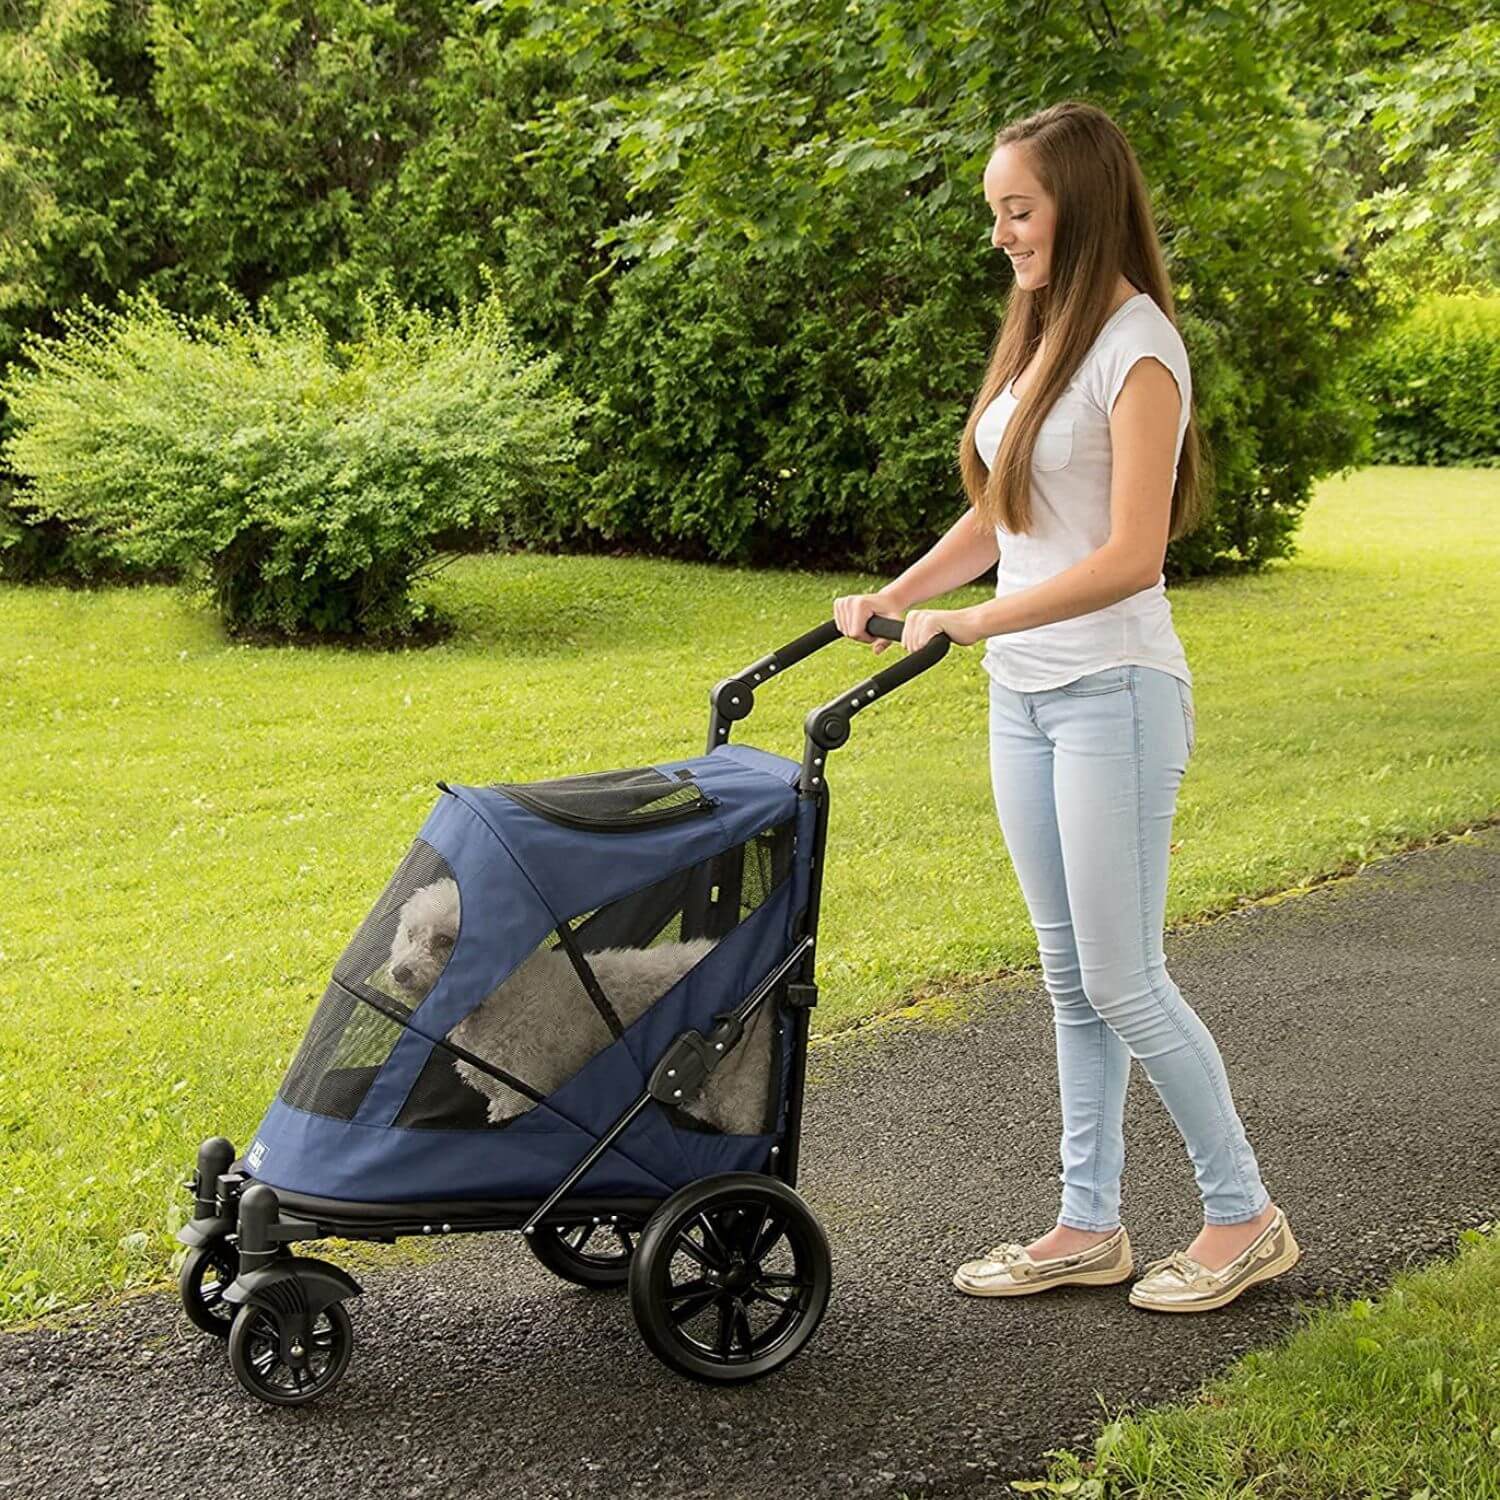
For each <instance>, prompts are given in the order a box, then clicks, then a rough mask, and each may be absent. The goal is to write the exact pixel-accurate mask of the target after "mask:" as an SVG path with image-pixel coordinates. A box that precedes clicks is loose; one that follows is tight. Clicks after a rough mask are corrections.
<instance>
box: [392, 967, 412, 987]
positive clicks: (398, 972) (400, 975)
mask: <svg viewBox="0 0 1500 1500" xmlns="http://www.w3.org/2000/svg"><path fill="white" fill-rule="evenodd" d="M391 978H392V979H394V980H395V981H396V983H397V984H405V983H407V981H408V980H410V978H411V970H410V969H408V968H407V967H406V965H405V964H396V965H393V966H392V968H391Z"/></svg>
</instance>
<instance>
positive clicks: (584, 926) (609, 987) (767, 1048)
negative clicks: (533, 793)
mask: <svg viewBox="0 0 1500 1500" xmlns="http://www.w3.org/2000/svg"><path fill="white" fill-rule="evenodd" d="M792 832H793V824H792V822H791V821H788V822H786V823H783V824H781V825H780V826H779V827H776V828H772V829H767V830H766V831H765V832H763V833H760V834H757V835H756V836H755V837H754V838H752V839H750V840H749V841H748V842H747V843H745V844H743V845H741V846H740V847H738V848H736V849H731V850H729V851H727V852H725V853H723V854H719V855H716V856H714V857H713V858H712V859H708V860H705V861H703V862H702V863H701V864H699V865H696V866H693V867H691V868H689V869H686V870H681V871H678V872H677V873H675V874H672V875H668V876H665V877H663V878H662V879H661V880H659V881H657V882H656V883H655V884H653V885H650V886H647V887H646V888H645V889H644V890H640V891H636V892H633V893H632V894H631V895H629V896H625V897H622V898H621V899H620V900H618V901H612V902H610V903H609V904H608V905H606V906H602V907H599V908H598V909H596V910H595V911H592V912H589V913H586V914H584V915H582V916H580V917H576V918H574V919H573V921H572V922H570V923H568V924H565V925H566V926H567V927H569V928H570V929H571V932H572V939H573V943H574V945H575V946H576V948H577V949H578V950H580V953H581V962H582V963H583V964H584V965H586V966H587V969H588V971H589V975H590V976H591V977H592V979H593V980H594V982H595V983H596V985H597V987H598V989H599V990H600V991H602V999H603V1001H604V1002H605V1007H604V1009H603V1010H601V1007H600V1005H599V1004H598V1003H597V1000H596V997H595V996H592V995H591V994H590V992H589V986H588V984H587V983H586V982H585V979H584V976H583V975H581V974H580V973H579V970H578V967H577V965H576V964H575V962H574V959H573V957H572V956H571V955H570V953H569V952H568V949H567V946H566V945H564V944H563V943H561V942H559V941H557V940H556V938H555V937H553V938H549V939H548V940H547V941H546V942H545V943H543V944H542V945H541V946H539V947H538V948H537V949H536V951H535V952H533V953H532V954H531V955H530V957H528V958H527V960H526V961H525V962H524V963H523V964H522V965H521V966H520V967H519V968H518V969H516V971H515V972H514V973H512V974H511V975H509V976H508V977H507V978H506V979H505V980H504V981H503V982H502V983H501V984H500V985H499V986H498V987H497V988H496V989H495V990H494V991H493V993H491V994H490V995H489V996H487V997H486V998H485V1000H484V1001H483V1003H482V1004H481V1005H479V1006H478V1008H477V1009H475V1010H474V1011H472V1012H470V1014H469V1015H467V1016H465V1017H464V1019H463V1020H462V1021H460V1022H459V1024H458V1025H457V1026H455V1027H454V1028H453V1030H452V1031H450V1032H449V1033H448V1036H447V1039H446V1040H447V1041H448V1042H450V1043H451V1044H452V1045H453V1046H454V1047H455V1048H460V1049H462V1050H463V1051H464V1052H466V1053H469V1054H471V1055H472V1057H474V1058H477V1059H479V1060H480V1061H482V1062H483V1063H486V1064H489V1065H490V1066H491V1067H493V1068H495V1069H498V1070H500V1071H501V1072H503V1073H505V1074H506V1075H508V1077H509V1079H510V1080H512V1081H513V1082H514V1083H519V1084H522V1085H524V1086H525V1088H526V1089H527V1090H528V1091H529V1093H528V1092H522V1091H521V1090H520V1089H518V1088H516V1087H514V1086H512V1083H510V1082H507V1081H506V1079H504V1078H498V1077H494V1076H492V1075H491V1074H488V1073H486V1072H485V1070H484V1068H483V1067H479V1066H476V1065H475V1063H474V1062H473V1061H471V1060H468V1059H465V1058H463V1057H459V1056H455V1055H454V1054H453V1053H450V1052H448V1051H446V1050H444V1049H443V1048H442V1047H438V1048H436V1049H434V1052H433V1055H432V1057H431V1058H430V1059H429V1061H428V1063H427V1065H426V1067H425V1068H424V1069H423V1071H422V1074H421V1076H420V1077H419V1078H418V1080H417V1082H416V1084H415V1085H414V1087H413V1089H412V1092H411V1095H410V1096H409V1097H408V1099H407V1101H406V1104H405V1105H404V1106H403V1108H402V1111H401V1114H400V1115H399V1116H398V1118H397V1121H396V1123H397V1124H398V1125H410V1126H426V1127H434V1128H450V1129H453V1128H473V1127H474V1126H475V1125H476V1123H477V1124H488V1125H505V1124H507V1123H508V1122H509V1121H511V1120H513V1119H515V1118H517V1117H518V1116H519V1115H522V1114H524V1113H525V1112H526V1111H527V1110H529V1109H531V1108H532V1107H533V1106H534V1105H535V1103H536V1100H535V1099H534V1098H532V1097H530V1094H537V1095H546V1094H549V1093H551V1092H552V1091H553V1090H554V1089H557V1088H559V1087H560V1086H561V1085H562V1084H564V1083H566V1082H567V1081H568V1079H569V1078H571V1077H573V1075H574V1074H575V1073H577V1072H578V1070H579V1069H580V1068H582V1067H583V1066H584V1064H585V1063H587V1062H588V1061H589V1059H590V1058H592V1057H594V1056H595V1055H596V1054H597V1053H599V1052H601V1051H603V1050H604V1048H606V1047H608V1046H609V1045H610V1043H611V1042H612V1041H613V1040H614V1039H615V1036H616V1031H615V1029H614V1025H613V1024H612V1022H614V1023H617V1024H618V1026H620V1027H622V1028H623V1027H628V1026H629V1025H630V1024H631V1023H632V1022H633V1021H635V1020H637V1019H638V1018H639V1017H640V1016H642V1015H643V1014H645V1012H646V1011H647V1010H648V1009H649V1008H650V1007H651V1006H652V1005H653V1004H655V1002H656V1001H657V1000H659V999H660V998H661V997H662V996H663V995H664V994H666V992H667V991H668V990H669V989H671V988H672V986H673V985H675V984H676V983H677V981H678V980H679V979H681V978H682V976H683V975H684V974H686V973H687V971H688V970H689V969H691V968H692V967H694V965H696V964H698V963H700V962H701V961H702V960H703V958H705V957H706V956H707V955H708V953H709V952H711V951H712V949H713V947H714V944H715V943H717V942H718V940H719V938H720V937H722V936H723V935H724V934H725V933H726V932H728V931H729V930H730V929H731V928H733V927H734V926H735V925H736V924H737V923H739V922H741V921H743V920H744V919H745V918H746V917H747V916H749V915H750V913H751V912H753V911H754V910H755V909H756V908H757V907H759V906H760V905H761V903H762V902H764V901H765V899H766V897H767V896H769V895H770V893H771V892H772V891H773V890H774V889H775V888H776V887H777V886H778V885H779V884H780V883H781V881H782V880H784V879H785V878H786V877H787V875H788V874H790V872H791V864H792V849H791V845H792ZM742 998H743V996H742V995H736V994H730V993H726V995H725V997H724V1006H725V1008H726V1009H728V1008H730V1007H732V1006H733V1005H734V1004H735V1003H736V1002H737V1001H738V1000H740V999H742ZM776 1025H777V1022H776V1018H775V1016H774V1007H773V1006H771V1005H770V1004H769V1003H768V1004H767V1005H764V1006H762V1008H761V1010H760V1011H759V1012H757V1016H756V1018H755V1021H754V1023H753V1025H752V1027H751V1028H749V1029H747V1035H746V1037H745V1039H743V1040H742V1041H741V1043H740V1045H739V1047H737V1048H736V1049H735V1052H734V1054H733V1055H732V1058H731V1059H730V1060H729V1061H726V1062H725V1063H724V1064H723V1065H722V1066H721V1067H720V1069H719V1072H718V1073H717V1074H716V1075H715V1078H714V1080H713V1081H712V1083H711V1087H710V1088H709V1089H708V1090H706V1091H705V1095H704V1097H703V1098H702V1099H701V1100H700V1101H699V1105H700V1106H701V1108H700V1112H699V1113H697V1114H696V1115H694V1116H692V1117H691V1121H690V1128H699V1129H725V1130H727V1129H733V1130H735V1131H736V1133H759V1132H760V1131H761V1130H762V1128H763V1121H764V1120H765V1119H766V1116H767V1111H768V1109H769V1107H770V1106H769V1104H768V1102H767V1101H768V1100H769V1099H770V1089H771V1080H770V1070H771V1060H772V1058H773V1056H777V1055H779V1054H778V1053H777V1051H776ZM721 1079H722V1081H720V1080H721ZM455 1083H457V1085H458V1087H457V1089H455ZM752 1095H753V1096H755V1097H756V1098H757V1099H758V1103H756V1104H755V1105H754V1106H753V1107H752V1106H751V1105H750V1104H748V1103H747V1102H746V1101H747V1100H749V1099H750V1098H751V1096H752ZM628 1102H629V1101H627V1100H622V1101H621V1108H622V1109H623V1108H624V1106H625V1104H626V1103H628ZM746 1121H751V1122H752V1123H749V1124H745V1123H744V1122H746Z"/></svg>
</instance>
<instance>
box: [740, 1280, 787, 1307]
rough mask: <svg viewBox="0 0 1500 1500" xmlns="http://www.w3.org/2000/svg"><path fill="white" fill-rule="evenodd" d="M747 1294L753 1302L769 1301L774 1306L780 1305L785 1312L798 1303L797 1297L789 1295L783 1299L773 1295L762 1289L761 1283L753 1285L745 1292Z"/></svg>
mask: <svg viewBox="0 0 1500 1500" xmlns="http://www.w3.org/2000/svg"><path fill="white" fill-rule="evenodd" d="M745 1295H746V1297H748V1298H749V1299H750V1300H751V1301H753V1302H769V1303H770V1304H771V1306H772V1307H779V1308H781V1310H782V1311H783V1312H785V1311H786V1309H787V1308H789V1307H795V1306H796V1305H797V1299H796V1298H795V1297H787V1298H785V1299H782V1298H781V1297H773V1296H772V1295H771V1294H770V1293H769V1292H764V1291H762V1290H761V1289H760V1286H759V1284H757V1285H755V1286H752V1287H751V1288H750V1289H749V1290H748V1291H747V1292H746V1293H745Z"/></svg>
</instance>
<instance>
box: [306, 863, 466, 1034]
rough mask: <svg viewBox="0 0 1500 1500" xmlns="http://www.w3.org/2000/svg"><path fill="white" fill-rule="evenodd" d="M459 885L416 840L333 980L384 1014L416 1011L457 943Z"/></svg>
mask: <svg viewBox="0 0 1500 1500" xmlns="http://www.w3.org/2000/svg"><path fill="white" fill-rule="evenodd" d="M458 919H459V899H458V882H457V881H456V880H454V878H453V871H452V870H451V869H449V868H448V862H447V861H446V860H445V859H444V858H443V857H442V855H441V854H439V853H438V852H437V850H436V849H434V848H433V847H432V845H431V844H428V843H425V842H424V841H423V840H421V839H418V840H417V841H416V842H415V843H414V844H413V845H412V846H411V848H410V850H408V851H407V854H406V857H405V858H404V859H403V860H402V861H401V863H400V865H399V866H397V868H396V873H395V874H394V875H393V876H391V879H390V882H389V883H388V884H387V886H386V888H385V890H384V891H383V892H382V893H381V896H380V899H379V901H377V902H376V903H375V906H374V908H373V910H372V911H371V912H370V915H369V916H367V917H366V918H365V920H364V921H363V922H362V923H361V924H360V928H359V931H358V932H356V933H355V934H354V938H353V940H352V941H351V942H350V944H349V946H348V947H347V948H345V949H344V952H343V956H342V957H341V958H340V959H339V961H338V962H337V963H336V964H335V965H334V966H333V974H334V978H335V979H337V980H339V981H340V982H341V983H342V984H344V985H346V986H347V987H348V988H349V989H351V990H353V991H354V992H355V994H362V995H367V996H368V997H369V998H370V999H372V1000H374V1001H375V1002H376V1003H377V1004H378V1005H380V1006H382V1007H383V1008H384V1009H386V1010H389V1009H391V1008H392V1002H393V1001H394V1002H395V1006H396V1008H398V1009H400V1010H401V1011H403V1012H409V1011H412V1010H414V1009H416V1007H417V1006H418V1005H419V1004H420V1003H421V1002H422V1001H423V1000H424V999H425V998H426V996H427V992H428V991H429V990H430V989H431V988H432V987H433V985H434V984H436V983H437V980H438V975H439V974H441V973H442V972H443V969H444V967H445V966H446V965H447V962H448V958H449V955H450V954H451V953H452V952H453V945H454V943H455V942H456V941H457V940H458Z"/></svg>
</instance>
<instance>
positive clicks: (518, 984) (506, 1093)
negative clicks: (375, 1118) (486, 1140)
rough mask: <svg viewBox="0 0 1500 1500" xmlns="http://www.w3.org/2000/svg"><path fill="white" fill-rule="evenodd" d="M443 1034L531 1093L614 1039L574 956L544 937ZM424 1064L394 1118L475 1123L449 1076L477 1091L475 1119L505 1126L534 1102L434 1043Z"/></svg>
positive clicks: (469, 1104)
mask: <svg viewBox="0 0 1500 1500" xmlns="http://www.w3.org/2000/svg"><path fill="white" fill-rule="evenodd" d="M446 1039H447V1040H448V1041H450V1042H452V1043H453V1044H454V1046H456V1047H461V1048H463V1050H464V1051H465V1052H471V1053H473V1054H474V1056H475V1057H478V1058H480V1059H481V1060H482V1061H484V1062H487V1063H489V1064H490V1065H491V1066H492V1067H495V1068H498V1069H500V1070H501V1071H502V1072H504V1073H508V1074H509V1075H510V1076H511V1077H513V1078H515V1079H516V1080H517V1081H518V1082H520V1083H524V1084H525V1085H526V1086H527V1087H528V1088H530V1089H532V1090H534V1091H535V1092H536V1093H538V1094H549V1093H551V1092H552V1090H553V1089H556V1088H559V1087H560V1086H561V1085H562V1084H564V1083H566V1082H567V1081H568V1079H570V1078H571V1077H572V1076H573V1075H574V1074H575V1073H576V1072H577V1071H578V1070H579V1069H580V1068H581V1067H582V1066H583V1065H584V1064H585V1063H586V1062H587V1061H588V1060H589V1059H590V1058H591V1057H593V1056H594V1055H595V1053H598V1052H602V1051H603V1050H604V1049H605V1048H606V1047H607V1046H609V1044H610V1043H611V1042H612V1041H614V1039H615V1038H614V1033H613V1032H612V1031H611V1030H610V1029H609V1025H608V1023H607V1022H606V1021H605V1019H604V1017H603V1016H602V1015H601V1014H600V1012H599V1010H598V1008H597V1007H596V1006H595V1004H594V1002H593V1000H592V999H591V998H590V996H589V992H588V990H587V988H585V986H584V982H583V979H582V978H581V977H580V975H579V973H578V970H577V969H576V968H574V966H573V961H572V959H570V958H569V957H568V954H567V952H566V951H565V950H564V949H563V948H561V947H556V946H553V945H551V944H550V942H549V943H543V944H542V945H541V946H540V947H538V948H537V949H536V950H535V951H534V952H533V953H532V954H531V956H530V957H529V958H527V959H526V961H525V962H524V963H522V964H521V966H520V967H519V968H517V969H516V970H515V971H514V972H513V973H511V974H510V975H508V976H507V977H506V978H505V980H503V981H502V982H501V984H500V985H499V986H498V987H497V988H496V989H494V990H492V991H491V992H490V994H488V995H487V996H486V997H485V998H484V1000H483V1001H482V1002H481V1003H480V1004H479V1005H478V1006H477V1007H476V1008H475V1009H474V1010H472V1011H470V1012H469V1014H468V1015H466V1016H465V1017H464V1018H463V1020H461V1021H460V1022H459V1023H458V1025H456V1026H455V1027H454V1028H453V1029H452V1031H450V1032H449V1033H448V1036H447V1038H446ZM429 1068H430V1069H431V1076H428V1073H427V1070H424V1073H423V1077H422V1078H419V1080H418V1087H416V1088H413V1090H412V1094H411V1097H410V1098H408V1100H407V1103H406V1105H405V1106H404V1107H403V1110H402V1115H401V1117H399V1118H398V1120H397V1123H398V1124H405V1123H412V1124H422V1125H448V1126H451V1125H453V1124H455V1123H456V1122H457V1121H458V1120H459V1119H460V1118H463V1119H466V1120H469V1121H473V1120H474V1119H475V1111H474V1108H473V1102H474V1101H473V1100H472V1099H468V1098H466V1097H465V1096H464V1094H462V1093H455V1092H454V1091H453V1090H452V1087H451V1084H450V1082H449V1077H448V1075H449V1074H451V1075H453V1076H454V1077H456V1078H457V1079H458V1081H459V1083H460V1084H461V1085H462V1086H463V1088H464V1089H465V1090H467V1091H469V1092H471V1093H472V1094H474V1095H475V1096H477V1097H478V1099H479V1101H480V1103H481V1105H482V1106H483V1118H482V1119H481V1120H480V1121H479V1123H481V1124H485V1123H487V1124H490V1125H503V1124H505V1123H506V1122H507V1121H509V1120H513V1119H515V1118H516V1116H517V1115H522V1114H525V1113H526V1111H527V1110H529V1109H531V1108H533V1107H534V1105H535V1103H536V1101H535V1100H534V1099H532V1098H530V1097H528V1096H527V1095H526V1094H523V1093H522V1092H521V1091H520V1090H519V1089H515V1088H512V1087H511V1086H510V1085H509V1084H508V1083H506V1082H505V1081H504V1079H501V1078H496V1077H494V1076H493V1075H492V1074H490V1073H486V1072H485V1071H484V1070H483V1069H482V1068H477V1067H475V1066H474V1064H473V1063H471V1062H468V1061H465V1060H464V1059H463V1058H461V1057H456V1056H454V1055H453V1054H452V1053H448V1052H444V1051H443V1049H442V1048H441V1047H439V1048H435V1049H434V1051H433V1055H432V1059H431V1061H430V1063H429ZM424 1080H425V1081H424ZM419 1093H420V1097H419Z"/></svg>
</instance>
